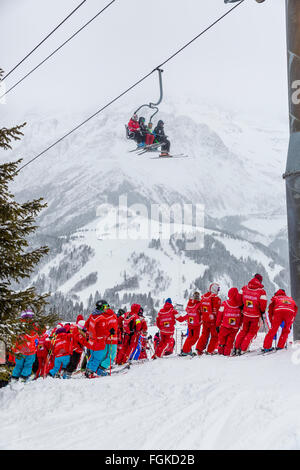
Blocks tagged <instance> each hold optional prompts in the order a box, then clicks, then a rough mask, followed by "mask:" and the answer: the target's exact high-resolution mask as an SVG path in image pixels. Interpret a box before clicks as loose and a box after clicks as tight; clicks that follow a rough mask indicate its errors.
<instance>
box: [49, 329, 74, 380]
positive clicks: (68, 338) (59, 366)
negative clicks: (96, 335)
mask: <svg viewBox="0 0 300 470" xmlns="http://www.w3.org/2000/svg"><path fill="white" fill-rule="evenodd" d="M45 345H46V347H47V349H50V350H51V351H52V356H53V359H54V364H53V367H52V368H51V369H50V370H49V376H50V377H59V376H60V372H61V370H62V371H63V372H64V373H65V369H66V367H67V365H68V364H69V362H70V357H71V354H72V350H73V336H72V334H71V332H70V325H69V324H66V325H65V326H63V327H62V328H57V329H56V331H55V339H54V341H53V342H52V341H51V338H48V339H46V340H45Z"/></svg>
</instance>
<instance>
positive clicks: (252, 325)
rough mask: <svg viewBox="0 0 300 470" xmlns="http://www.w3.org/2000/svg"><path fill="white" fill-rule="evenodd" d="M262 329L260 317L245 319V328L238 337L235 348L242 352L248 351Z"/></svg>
mask: <svg viewBox="0 0 300 470" xmlns="http://www.w3.org/2000/svg"><path fill="white" fill-rule="evenodd" d="M259 328H260V318H259V317H254V318H251V317H244V320H243V326H242V329H241V330H240V332H239V334H238V335H237V337H236V341H235V347H236V349H241V350H242V351H247V349H248V347H249V345H250V343H251V341H253V339H254V338H255V337H256V335H257V333H258V330H259Z"/></svg>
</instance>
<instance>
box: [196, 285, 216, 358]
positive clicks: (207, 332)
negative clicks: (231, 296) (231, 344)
mask: <svg viewBox="0 0 300 470" xmlns="http://www.w3.org/2000/svg"><path fill="white" fill-rule="evenodd" d="M219 291H220V286H219V284H217V283H216V282H213V283H212V284H211V285H210V286H209V292H207V293H206V294H204V295H202V297H201V315H202V332H201V336H200V338H199V341H198V343H197V344H196V350H197V353H198V355H199V356H200V355H201V354H203V351H204V349H205V348H206V347H207V349H206V352H207V354H214V351H215V349H216V346H217V344H218V332H217V330H216V320H217V315H218V311H219V308H220V305H221V299H220V297H218V293H219Z"/></svg>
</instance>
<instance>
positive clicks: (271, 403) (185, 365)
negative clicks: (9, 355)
mask: <svg viewBox="0 0 300 470" xmlns="http://www.w3.org/2000/svg"><path fill="white" fill-rule="evenodd" d="M260 342H261V338H259V339H258V340H257V343H260ZM298 356H299V350H293V349H292V348H291V349H289V350H288V351H287V352H286V351H282V352H278V353H276V354H273V355H269V356H266V357H261V356H260V357H255V356H251V355H250V356H244V357H237V358H224V357H219V356H215V357H208V356H203V357H201V358H195V359H192V360H191V359H189V358H181V359H178V358H174V359H170V358H168V359H159V360H157V361H154V362H149V363H145V364H141V365H136V366H134V367H132V369H131V370H130V371H129V372H128V374H126V375H121V376H112V377H106V378H101V379H99V380H93V381H91V380H90V381H87V380H84V379H82V380H69V381H67V380H53V379H46V380H43V379H38V380H37V381H36V382H32V383H29V384H27V385H26V386H25V388H24V389H23V390H22V391H20V392H15V391H11V390H10V389H9V387H7V388H4V389H1V391H0V406H1V410H2V433H1V437H0V448H1V449H70V450H76V449H116V450H117V449H123V450H124V449H128V450H132V449H193V450H195V449H272V450H275V449H295V450H296V449H297V450H299V449H300V425H299V418H300V415H299V409H300V397H299V393H298V390H299V387H300V377H299V374H298V368H297V366H296V365H295V364H296V362H297V360H298ZM120 390H121V397H122V398H121V399H120ZM75 430H76V432H74V431H75Z"/></svg>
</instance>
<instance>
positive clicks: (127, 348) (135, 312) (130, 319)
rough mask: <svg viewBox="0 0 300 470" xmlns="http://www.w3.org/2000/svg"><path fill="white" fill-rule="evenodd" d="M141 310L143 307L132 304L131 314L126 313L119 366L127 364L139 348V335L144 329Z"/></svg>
mask: <svg viewBox="0 0 300 470" xmlns="http://www.w3.org/2000/svg"><path fill="white" fill-rule="evenodd" d="M141 309H142V307H141V306H140V305H139V304H132V305H131V309H130V312H127V313H126V316H125V318H124V322H123V329H124V337H123V344H122V350H121V351H120V355H119V357H118V362H117V363H118V364H125V363H126V362H127V361H128V360H129V358H130V356H131V354H132V353H133V351H134V350H135V348H136V347H137V344H138V339H139V335H140V332H141V329H142V322H141V318H140V316H139V312H140V311H141Z"/></svg>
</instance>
